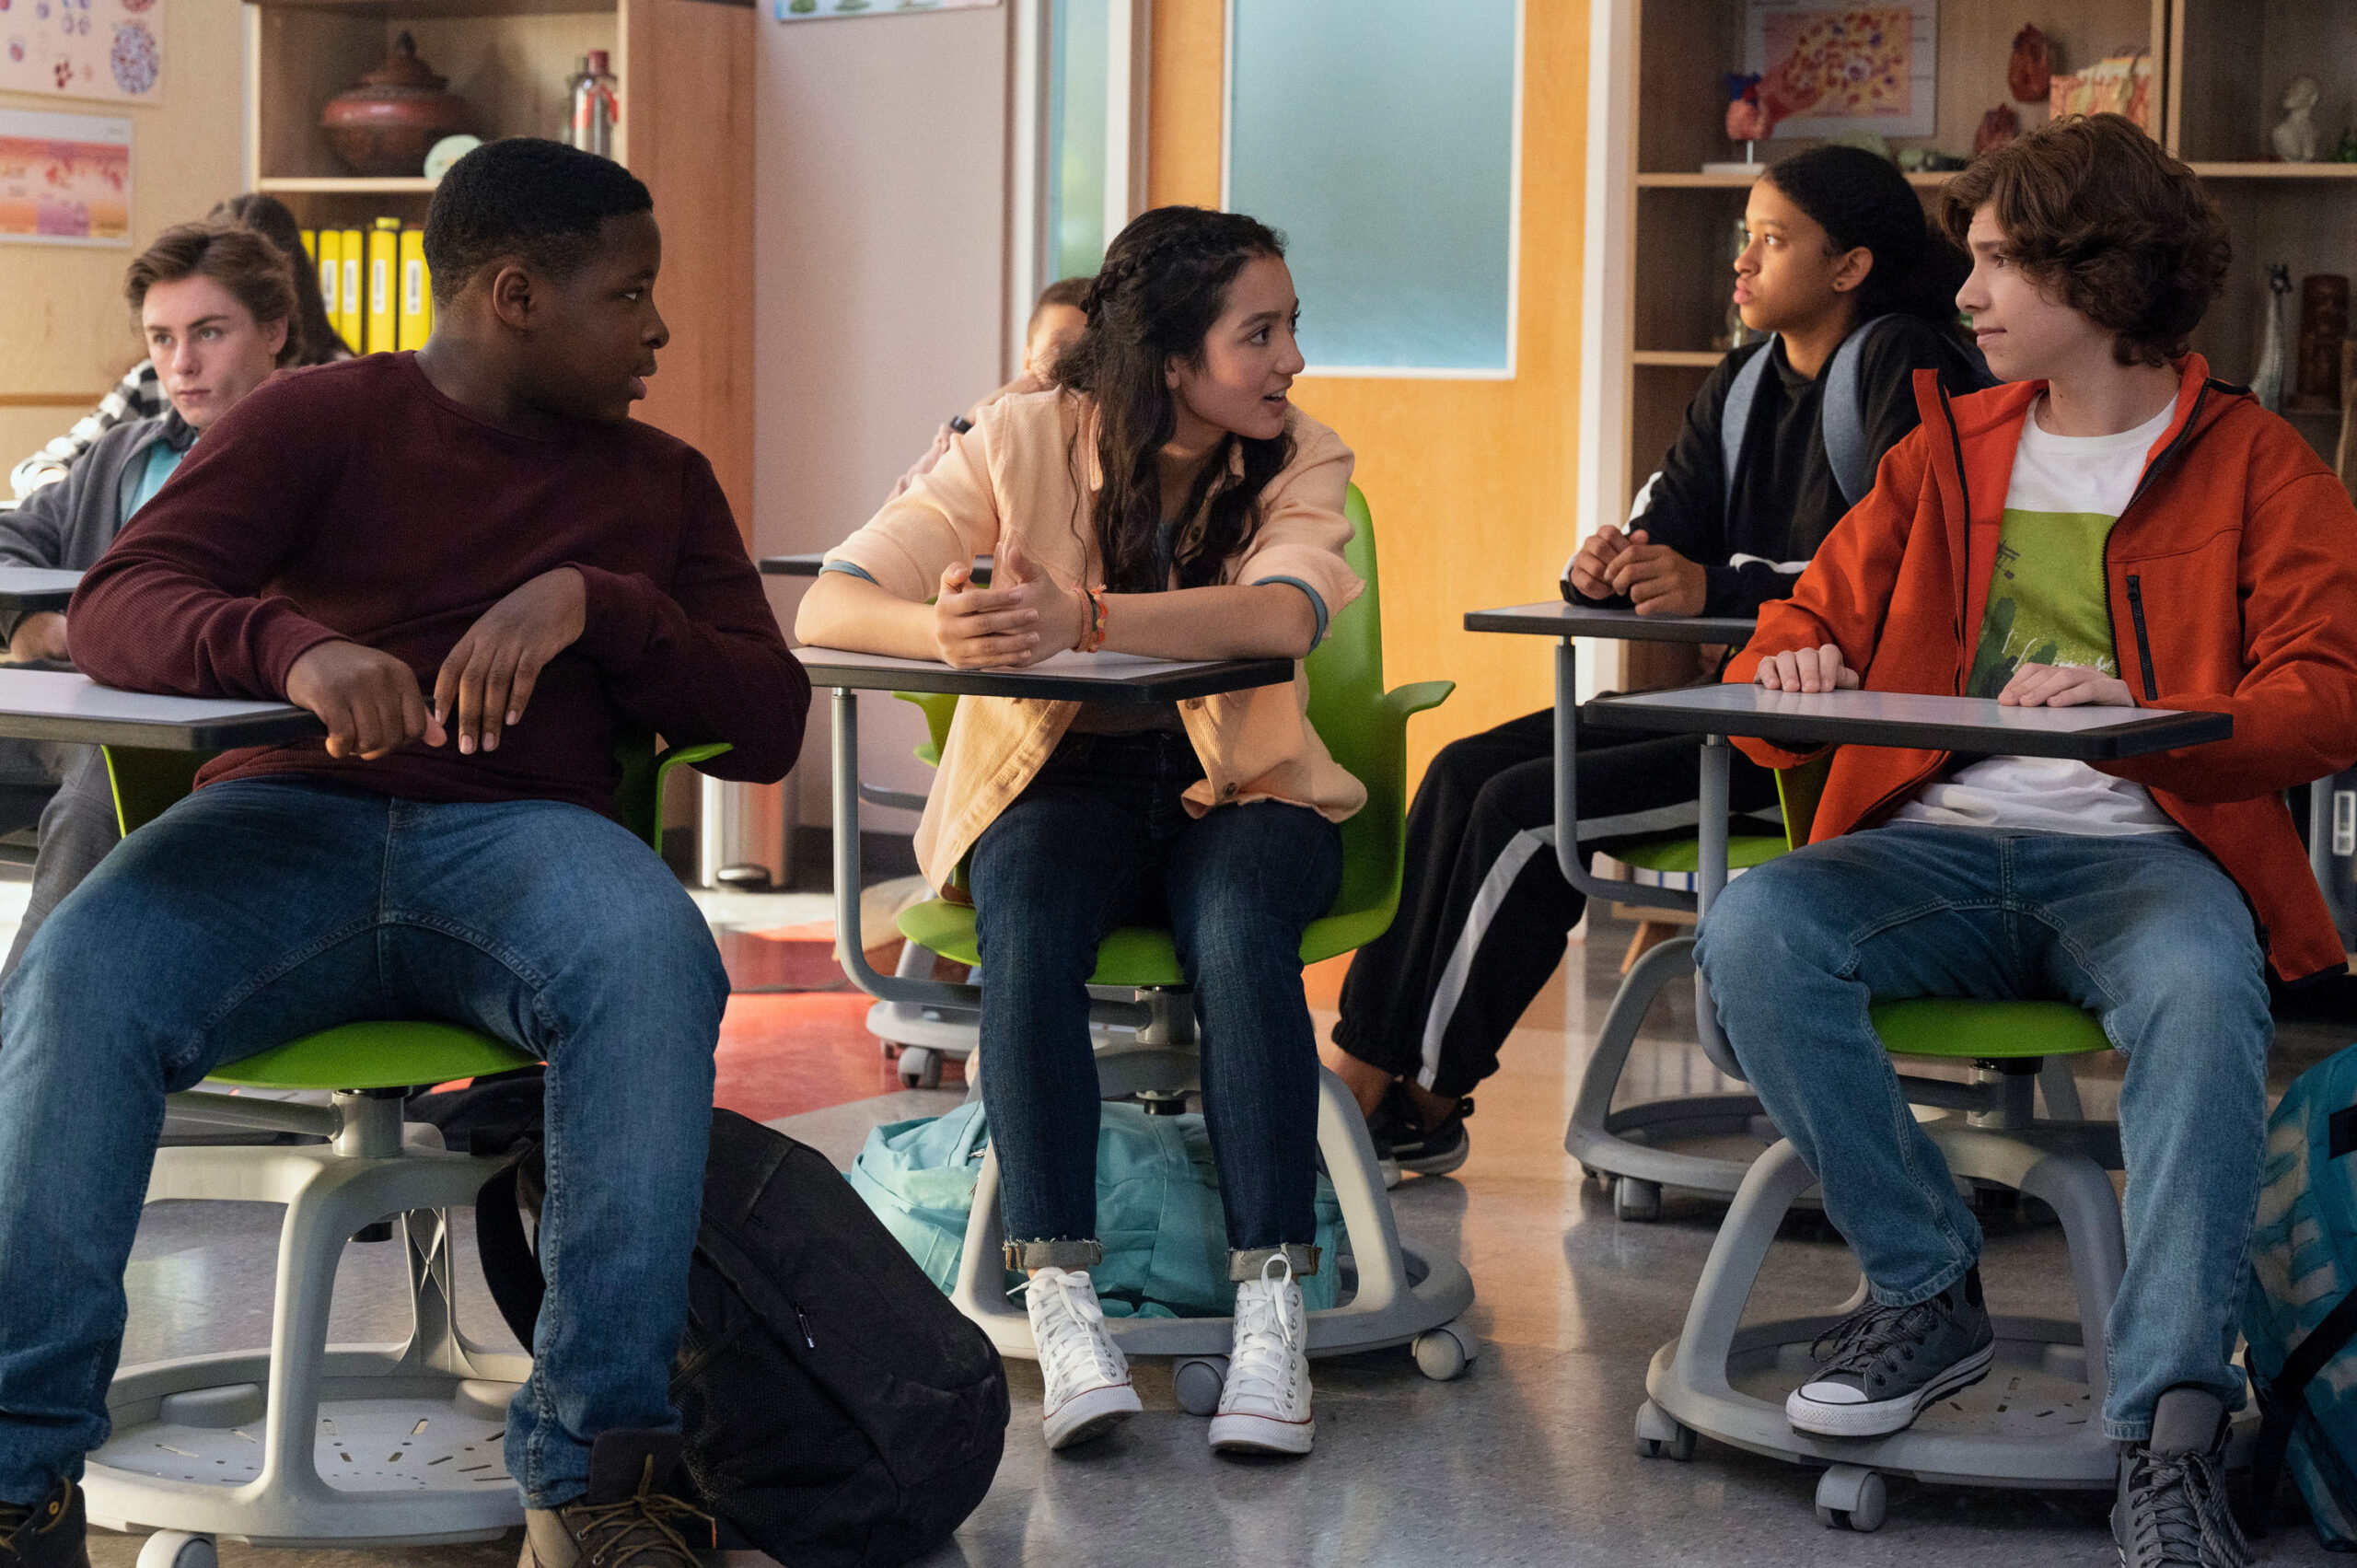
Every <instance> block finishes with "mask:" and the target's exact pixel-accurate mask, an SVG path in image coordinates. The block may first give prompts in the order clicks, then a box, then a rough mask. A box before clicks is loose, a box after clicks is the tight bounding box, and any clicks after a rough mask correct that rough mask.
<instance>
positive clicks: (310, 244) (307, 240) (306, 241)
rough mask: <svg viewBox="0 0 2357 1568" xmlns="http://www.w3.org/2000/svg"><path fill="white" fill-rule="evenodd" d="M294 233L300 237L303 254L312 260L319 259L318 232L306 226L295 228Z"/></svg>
mask: <svg viewBox="0 0 2357 1568" xmlns="http://www.w3.org/2000/svg"><path fill="white" fill-rule="evenodd" d="M296 234H297V235H298V236H299V237H300V238H302V241H303V254H304V255H306V256H308V257H309V258H310V259H311V260H312V261H318V260H319V235H318V233H317V232H316V231H315V230H312V229H308V228H304V229H297V230H296Z"/></svg>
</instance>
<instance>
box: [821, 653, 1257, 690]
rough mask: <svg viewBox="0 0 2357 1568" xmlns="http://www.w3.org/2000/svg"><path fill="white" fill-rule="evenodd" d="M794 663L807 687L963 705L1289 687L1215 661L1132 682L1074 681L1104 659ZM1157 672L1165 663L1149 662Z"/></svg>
mask: <svg viewBox="0 0 2357 1568" xmlns="http://www.w3.org/2000/svg"><path fill="white" fill-rule="evenodd" d="M794 656H795V657H796V658H798V659H800V660H801V661H802V668H804V669H805V670H806V671H807V672H808V674H809V676H810V684H812V685H813V686H825V687H832V688H835V689H836V690H839V691H951V692H956V693H957V694H958V695H959V696H966V697H1022V698H1029V699H1032V700H1035V701H1039V702H1049V703H1177V702H1183V701H1185V700H1186V699H1188V698H1190V697H1213V696H1217V695H1218V694H1219V693H1221V692H1223V691H1244V690H1246V689H1247V688H1249V687H1254V686H1274V685H1276V684H1278V683H1279V682H1281V681H1289V680H1291V679H1293V670H1294V663H1293V660H1291V659H1282V658H1263V659H1218V660H1213V661H1208V662H1198V663H1189V664H1187V665H1186V666H1185V667H1184V668H1178V669H1171V668H1145V669H1141V670H1140V671H1138V672H1137V673H1135V674H1132V675H1128V676H1123V675H1120V674H1118V673H1113V672H1115V671H1118V670H1119V669H1120V668H1121V667H1120V664H1118V663H1115V662H1113V660H1112V659H1111V658H1106V662H1105V663H1104V665H1103V666H1102V667H1101V669H1102V671H1103V672H1102V673H1081V672H1077V671H1074V669H1072V668H1070V666H1071V664H1073V663H1074V662H1076V661H1077V660H1080V659H1085V658H1104V657H1105V656H1091V655H1074V656H1071V657H1070V658H1068V659H1062V660H1060V661H1059V664H1058V668H1054V669H1051V670H1036V671H1035V670H1023V669H953V668H950V667H949V666H947V665H946V664H941V663H937V662H935V660H932V659H906V658H892V657H889V656H886V655H883V654H859V653H848V652H845V651H843V650H842V649H840V648H817V647H801V648H796V649H795V650H794ZM1152 664H1153V666H1155V667H1160V666H1162V665H1163V664H1164V661H1160V660H1155V661H1152Z"/></svg>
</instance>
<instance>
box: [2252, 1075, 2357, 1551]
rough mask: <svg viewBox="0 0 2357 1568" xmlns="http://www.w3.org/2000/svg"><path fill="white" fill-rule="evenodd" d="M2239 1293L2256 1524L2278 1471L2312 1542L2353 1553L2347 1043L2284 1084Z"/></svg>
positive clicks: (2356, 1169)
mask: <svg viewBox="0 0 2357 1568" xmlns="http://www.w3.org/2000/svg"><path fill="white" fill-rule="evenodd" d="M2264 1181H2265V1185H2264V1186H2263V1187H2262V1188H2261V1189H2260V1191H2259V1195H2258V1219H2257V1221H2256V1222H2255V1223H2254V1225H2253V1226H2252V1230H2251V1238H2250V1263H2251V1277H2250V1282H2249V1285H2248V1288H2247V1290H2246V1292H2245V1294H2244V1297H2243V1337H2244V1339H2245V1340H2246V1341H2247V1342H2248V1347H2249V1348H2248V1349H2247V1351H2246V1353H2245V1354H2244V1363H2245V1365H2247V1366H2248V1368H2249V1369H2250V1375H2251V1387H2252V1388H2253V1390H2254V1392H2255V1393H2256V1394H2257V1395H2258V1408H2259V1411H2260V1412H2261V1416H2262V1418H2263V1419H2262V1421H2261V1423H2260V1426H2259V1437H2258V1453H2257V1454H2256V1456H2255V1457H2254V1458H2253V1460H2252V1467H2251V1468H2252V1479H2253V1481H2254V1482H2255V1484H2256V1489H2257V1508H2256V1510H2255V1512H2256V1513H2257V1515H2258V1521H2259V1523H2260V1525H2261V1527H2262V1528H2263V1527H2264V1525H2265V1522H2266V1520H2267V1518H2268V1516H2270V1514H2271V1513H2272V1512H2273V1505H2274V1501H2275V1490H2276V1485H2277V1482H2278V1481H2280V1480H2281V1478H2282V1475H2283V1474H2284V1473H2285V1472H2286V1471H2288V1472H2290V1474H2291V1477H2292V1480H2293V1483H2294V1484H2295V1485H2297V1486H2298V1487H2299V1489H2300V1495H2301V1496H2302V1497H2303V1498H2305V1500H2306V1502H2307V1504H2308V1512H2309V1514H2310V1515H2311V1516H2313V1517H2314V1518H2315V1520H2316V1539H2319V1540H2320V1541H2322V1542H2323V1543H2324V1544H2325V1545H2326V1546H2327V1547H2328V1548H2330V1549H2332V1550H2334V1551H2352V1550H2357V1350H2351V1349H2349V1348H2348V1346H2349V1343H2350V1341H2351V1337H2352V1335H2357V1046H2352V1047H2351V1048H2350V1049H2349V1050H2347V1051H2341V1052H2340V1053H2339V1054H2338V1055H2336V1056H2334V1057H2332V1058H2331V1059H2330V1060H2328V1061H2326V1062H2322V1063H2317V1064H2316V1066H2314V1067H2311V1068H2310V1069H2308V1071H2306V1072H2305V1073H2303V1074H2300V1076H2299V1077H2298V1078H2297V1079H2296V1080H2295V1081H2294V1082H2293V1085H2292V1086H2291V1087H2290V1088H2289V1089H2287V1090H2285V1091H2284V1094H2283V1102H2282V1104H2281V1105H2279V1106H2277V1107H2276V1109H2275V1114H2274V1115H2273V1116H2272V1117H2270V1118H2269V1120H2268V1123H2267V1165H2266V1174H2265V1178H2264Z"/></svg>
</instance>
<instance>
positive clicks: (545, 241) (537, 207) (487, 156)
mask: <svg viewBox="0 0 2357 1568" xmlns="http://www.w3.org/2000/svg"><path fill="white" fill-rule="evenodd" d="M654 209H655V198H654V197H652V196H650V195H648V194H647V192H646V187H645V186H644V185H643V184H641V183H640V182H639V180H638V177H637V176H636V175H634V174H633V173H631V171H630V170H629V169H626V168H623V167H622V166H621V164H618V163H615V162H613V161H612V160H611V159H609V158H602V157H598V155H597V154H595V153H585V152H583V151H582V150H581V149H579V148H578V147H568V146H566V145H564V144H563V142H552V141H547V140H544V139H542V138H540V137H538V136H509V137H506V138H505V139H504V140H501V141H496V142H485V143H484V144H483V145H482V146H479V147H477V148H476V149H475V150H474V151H472V152H470V153H469V154H468V155H467V156H466V157H462V158H460V159H459V161H458V162H456V163H454V164H452V165H451V166H450V172H449V173H447V174H445V175H444V176H443V177H442V183H441V184H440V185H438V186H436V187H435V192H434V203H433V204H432V205H431V206H429V207H427V208H426V209H425V265H426V267H427V269H428V270H429V271H430V272H431V273H433V275H434V303H435V304H436V305H445V306H447V305H448V304H449V303H450V302H451V301H452V300H454V299H456V298H458V297H459V292H460V291H461V290H462V289H464V288H465V287H466V285H467V284H468V283H469V282H470V280H471V279H472V278H473V277H474V275H475V273H478V272H480V271H481V270H482V268H484V267H485V266H488V265H489V264H490V263H492V262H493V261H497V260H499V259H500V258H501V257H503V256H521V257H522V258H523V259H524V260H525V261H528V262H530V263H531V264H532V265H533V266H535V267H538V268H539V269H540V271H542V272H544V273H548V274H550V275H551V276H552V277H559V278H562V277H566V276H569V275H570V274H572V273H575V272H577V271H579V270H580V268H581V266H582V264H583V263H584V262H586V261H588V260H589V256H590V252H591V251H592V250H595V249H596V248H597V243H598V226H599V225H600V224H602V223H604V222H605V221H606V220H607V219H608V218H613V217H623V216H627V215H630V214H632V213H644V212H652V211H654Z"/></svg>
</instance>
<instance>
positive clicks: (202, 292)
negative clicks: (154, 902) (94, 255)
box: [0, 220, 304, 981]
mask: <svg viewBox="0 0 2357 1568" xmlns="http://www.w3.org/2000/svg"><path fill="white" fill-rule="evenodd" d="M300 275H304V274H303V272H302V270H301V269H299V268H295V267H290V266H289V265H287V262H286V258H285V257H284V256H283V255H281V254H280V253H279V251H278V250H277V248H276V247H275V246H273V245H272V244H271V243H270V241H269V240H267V239H265V238H262V237H261V235H259V234H257V233H255V232H254V231H253V230H252V229H250V228H247V227H245V226H242V225H239V224H236V223H226V222H222V221H219V220H215V221H213V222H209V223H201V224H183V225H181V226H180V227H178V228H171V229H166V230H165V231H164V233H163V234H162V235H161V236H160V237H158V238H157V241H156V243H155V244H153V245H151V246H149V247H148V248H147V250H146V251H145V253H144V254H142V255H141V256H140V257H139V259H138V260H137V261H134V262H132V263H131V272H130V275H129V277H128V279H127V280H126V281H125V283H124V285H123V296H124V297H125V298H126V299H128V300H129V301H130V302H131V308H132V311H133V313H134V316H135V317H136V318H137V319H138V322H139V331H140V336H141V337H142V338H143V339H144V340H145V343H146V345H147V362H148V363H149V364H150V365H152V366H155V367H156V371H157V375H158V377H160V378H161V381H162V385H163V388H164V392H165V395H166V396H167V397H168V399H169V400H170V402H169V405H168V407H167V408H166V409H165V411H164V412H162V413H160V414H158V415H157V416H156V417H155V418H153V419H141V420H133V421H130V422H128V423H126V424H117V425H115V426H114V427H113V428H112V429H110V430H108V431H107V432H106V433H105V434H103V435H101V436H99V438H98V440H97V441H96V442H95V443H94V444H92V446H91V447H90V449H89V451H88V452H87V453H85V454H84V455H83V458H82V459H81V460H80V461H79V462H77V463H75V465H74V467H73V468H72V469H71V470H68V472H67V473H66V475H65V477H64V480H62V481H61V482H58V483H55V484H47V485H43V486H42V487H41V489H39V490H36V491H34V492H33V493H32V494H31V495H29V496H28V497H27V498H26V499H25V502H24V504H23V505H20V506H18V507H17V509H16V510H15V511H13V512H0V564H6V565H10V566H43V567H50V568H54V569H64V570H68V571H83V570H86V569H87V568H88V567H90V566H92V565H95V564H96V563H97V562H98V559H99V556H101V555H103V554H104V553H106V549H107V546H108V545H110V544H112V543H113V542H114V538H115V535H116V534H117V533H119V532H121V531H122V527H123V525H124V524H125V523H127V522H129V521H130V520H131V518H132V516H133V514H134V513H136V512H137V511H138V510H139V509H140V508H141V507H142V506H144V505H146V504H147V502H148V501H149V500H150V499H151V498H152V497H153V496H154V495H155V494H156V493H157V491H159V490H161V489H162V488H163V487H164V482H165V481H166V480H167V479H168V478H170V477H171V475H172V473H173V471H174V470H177V469H178V468H179V467H180V461H181V459H183V458H185V457H186V456H187V455H188V453H189V451H190V450H191V448H192V447H194V446H195V444H196V441H197V439H198V437H200V436H203V433H204V432H205V431H206V430H208V429H210V428H212V426H213V424H214V423H215V421H217V420H218V419H220V418H221V416H222V415H223V414H226V413H227V412H229V411H230V410H231V409H233V408H235V407H237V406H238V403H239V402H241V401H244V399H245V397H246V394H247V393H249V392H250V391H252V390H253V389H255V388H257V387H259V386H261V384H262V383H263V382H264V381H266V380H268V379H269V378H270V377H271V374H272V373H273V371H275V370H276V369H277V368H278V367H279V366H282V365H287V364H291V363H293V362H294V361H295V360H296V359H297V358H298V357H299V356H300V354H301V344H302V339H301V338H300V337H299V336H298V335H297V334H298V333H299V332H300V331H301V330H302V329H301V325H300V321H299V318H298V317H297V315H296V290H295V279H296V277H297V276H300ZM0 634H5V635H6V637H7V639H8V657H9V658H10V659H11V660H12V661H13V662H15V663H17V664H29V663H41V662H64V661H67V660H69V659H70V658H71V652H70V642H69V639H68V635H67V629H66V620H65V617H64V615H63V614H60V613H59V612H57V611H55V610H35V611H34V612H32V613H31V614H29V615H17V614H12V613H5V612H0ZM63 750H64V751H65V752H66V754H67V755H66V756H65V757H64V759H63V760H62V770H61V771H62V782H61V783H60V784H59V785H58V788H57V791H56V793H55V794H54V795H53V796H51V797H50V799H49V802H48V804H47V805H46V806H45V807H42V809H41V848H40V852H39V855H38V858H36V859H35V860H34V862H33V885H32V896H31V899H30V900H29V903H28V904H27V906H26V910H25V917H24V920H23V922H22V923H20V924H19V925H18V926H17V938H16V941H15V942H14V943H13V944H12V945H11V946H10V947H9V948H8V958H7V962H6V965H5V966H0V981H6V979H7V977H8V976H10V975H12V974H14V973H16V972H17V964H18V962H19V961H21V960H22V959H23V958H24V954H25V947H26V945H27V944H28V943H29V942H30V941H31V940H32V939H33V935H34V933H36V932H38V931H39V930H40V929H41V923H42V922H43V921H45V920H47V919H48V918H49V912H50V911H52V909H54V908H56V907H57V902H58V900H61V899H63V898H64V896H65V895H66V894H67V893H70V892H72V891H73V890H74V889H75V887H76V886H77V885H79V884H80V882H81V880H82V878H83V877H87V876H88V875H89V873H90V868H91V867H93V866H95V865H98V863H99V861H100V860H101V859H102V858H104V857H105V855H106V853H107V852H108V851H109V850H110V849H112V848H113V847H114V846H115V844H116V843H117V842H120V840H121V837H122V834H121V831H120V830H119V829H118V827H117V824H116V819H115V810H114V793H113V790H112V787H111V786H110V784H109V782H108V778H107V769H106V761H105V757H104V754H103V753H102V752H101V751H100V750H99V749H98V748H97V747H95V746H75V747H67V748H63Z"/></svg>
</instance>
